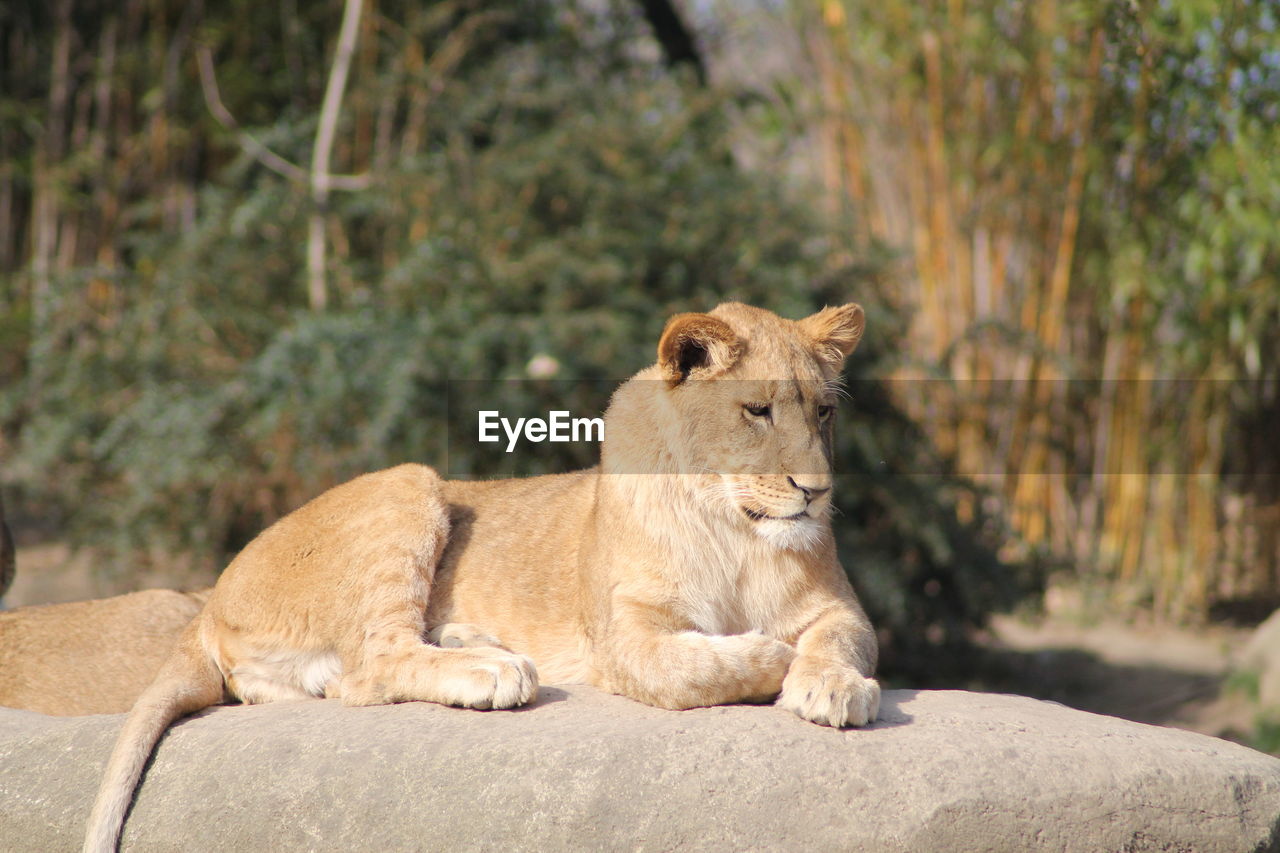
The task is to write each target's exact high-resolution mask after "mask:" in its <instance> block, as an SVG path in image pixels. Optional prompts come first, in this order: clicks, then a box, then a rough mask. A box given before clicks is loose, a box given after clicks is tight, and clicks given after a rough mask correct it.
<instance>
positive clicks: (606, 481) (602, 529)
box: [86, 304, 879, 851]
mask: <svg viewBox="0 0 1280 853" xmlns="http://www.w3.org/2000/svg"><path fill="white" fill-rule="evenodd" d="M862 323H863V315H862V311H861V309H860V308H858V307H857V306H856V305H849V306H844V307H843V308H832V309H826V310H824V311H822V312H820V313H818V314H815V315H813V316H812V317H809V318H806V319H805V320H802V321H789V320H783V319H782V318H779V317H777V316H776V315H773V314H770V313H769V312H765V311H761V310H759V309H754V308H749V307H747V306H743V305H736V304H729V305H724V306H721V307H720V308H718V309H716V311H714V312H712V314H690V315H679V316H677V317H676V318H673V319H672V320H671V322H670V323H668V325H667V329H666V330H665V331H664V333H663V337H662V340H661V342H660V343H659V347H658V355H659V358H658V363H657V364H655V365H654V366H652V367H650V368H648V369H646V370H644V371H641V372H640V373H639V374H638V375H637V376H636V377H634V378H633V379H632V380H631V381H629V382H627V383H625V384H624V385H623V386H621V387H620V388H619V389H618V391H617V392H616V393H615V395H614V398H613V400H612V402H611V404H610V406H609V410H608V412H607V413H606V430H605V435H606V438H605V442H604V445H603V448H602V455H601V462H600V465H599V466H598V467H597V468H593V469H589V470H586V471H579V472H575V473H570V474H563V475H551V476H544V477H535V478H531V479H526V480H503V481H491V482H446V481H443V480H441V479H440V478H439V477H438V476H437V475H436V474H435V472H434V471H432V470H431V469H430V468H427V467H425V466H421V465H401V466H399V467H396V468H392V469H388V470H386V471H380V472H376V473H373V474H366V475H364V476H362V477H358V478H356V479H355V480H352V481H350V482H348V483H345V484H343V485H341V486H338V487H336V488H334V489H331V490H329V491H328V492H326V493H324V494H323V495H321V496H319V497H318V498H316V499H315V500H313V501H311V502H310V503H308V504H306V505H305V506H303V507H301V508H300V509H298V510H296V511H295V512H293V513H292V514H290V515H288V516H286V517H285V518H283V519H281V520H280V521H278V522H276V524H274V525H272V526H271V527H270V528H268V529H267V530H266V531H264V532H263V533H262V534H261V535H260V536H259V537H258V538H257V539H255V540H254V541H253V542H251V543H250V544H249V545H248V546H246V548H245V549H244V550H243V551H242V552H241V553H240V555H239V556H237V557H236V559H235V560H234V561H232V563H231V565H230V566H228V568H227V569H226V571H225V572H223V575H222V577H221V578H220V579H219V581H218V584H217V586H216V587H215V588H214V591H213V593H212V595H211V596H210V598H209V601H208V604H207V606H206V607H205V608H204V610H203V611H202V612H201V614H200V615H199V616H198V617H197V618H196V619H195V620H194V621H193V622H192V623H191V625H190V626H189V627H188V628H187V630H186V631H185V632H184V634H183V637H182V639H181V640H180V642H179V643H178V647H177V651H176V652H175V654H174V655H173V657H172V658H170V660H169V661H168V662H167V663H166V664H165V666H164V667H163V668H162V670H161V672H160V674H159V676H158V677H157V679H156V681H155V683H154V684H152V685H151V686H150V687H149V688H147V690H146V691H145V692H144V693H143V695H142V696H141V698H140V699H139V701H138V703H137V705H136V706H135V707H134V709H133V711H132V712H131V713H130V715H129V718H128V719H127V721H126V724H125V728H124V730H123V732H122V734H121V736H120V740H119V742H118V743H117V745H116V748H115V750H114V751H113V754H112V757H111V761H110V762H109V764H108V767H107V771H106V774H105V777H104V781H103V784H102V788H101V789H100V792H99V797H98V801H97V803H95V806H94V811H93V814H92V815H91V817H90V822H89V831H88V835H87V840H86V850H93V851H103V850H110V849H113V848H114V845H115V841H116V839H117V838H118V833H119V830H120V826H121V824H122V822H123V817H124V814H125V810H126V808H127V806H128V803H129V800H130V798H131V795H132V790H133V787H134V786H135V785H136V784H137V782H138V780H139V778H140V776H141V774H142V770H143V767H144V766H145V764H146V760H147V757H148V755H149V753H150V750H151V748H152V746H153V745H154V743H155V741H156V740H157V739H158V738H159V737H160V735H161V734H162V733H163V731H164V729H165V728H166V727H167V726H168V724H169V723H170V722H172V721H173V720H174V719H176V718H177V717H180V716H182V715H183V714H186V713H190V712H192V711H195V710H199V709H200V708H203V707H206V706H208V705H211V704H215V703H217V702H219V701H222V700H223V699H224V698H225V696H226V695H228V694H229V695H230V696H232V697H234V698H238V699H241V700H243V701H246V702H267V701H276V700H282V699H298V698H305V697H312V696H329V697H335V696H336V697H341V699H342V700H343V701H344V702H345V703H347V704H352V705H362V704H380V703H387V702H397V701H406V700H427V701H434V702H441V703H445V704H452V705H460V706H465V707H474V708H505V707H512V706H515V705H519V704H523V703H525V702H528V701H530V700H531V699H532V698H533V697H534V696H535V695H536V691H537V684H538V681H539V680H540V679H541V680H543V681H551V682H570V681H585V682H588V683H592V684H595V685H597V686H599V687H602V688H603V689H606V690H610V691H613V692H616V693H620V694H623V695H626V696H629V697H631V698H634V699H637V700H640V701H643V702H647V703H650V704H653V705H658V706H662V707H667V708H687V707H694V706H704V705H714V704H724V703H729V702H740V701H769V700H771V699H773V698H774V697H775V696H776V697H778V703H779V704H780V705H782V706H784V707H786V708H789V709H790V710H792V711H794V712H796V713H797V714H799V715H800V716H802V717H804V718H805V719H809V720H812V721H814V722H819V723H822V724H825V725H832V726H843V725H862V724H864V723H866V722H868V721H870V720H874V719H875V716H876V713H877V708H878V705H879V687H878V685H877V684H876V682H875V681H874V680H873V679H872V678H871V676H872V675H873V673H874V668H875V659H876V643H875V636H874V633H873V631H872V629H871V627H870V625H869V624H868V622H867V620H866V617H865V615H864V614H863V612H862V609H861V607H860V606H859V604H858V602H857V599H856V597H855V596H854V594H853V591H852V589H851V587H850V586H849V583H848V580H847V579H846V577H845V574H844V572H843V570H842V569H841V567H840V565H839V562H838V561H837V559H836V553H835V546H834V541H833V537H832V534H831V529H830V524H829V521H828V516H829V513H830V509H831V503H830V498H831V486H832V476H831V455H830V454H831V434H832V432H831V430H832V412H833V411H834V405H833V404H834V395H835V393H836V390H835V388H834V387H833V385H834V380H836V378H837V377H838V374H839V371H840V367H841V365H842V363H843V360H844V357H845V356H846V355H848V353H849V352H850V351H851V350H852V349H853V348H854V346H855V345H856V344H857V341H858V339H859V337H860V336H861V333H862ZM424 638H425V639H426V640H427V642H424V641H423V640H424ZM535 667H536V668H535ZM779 694H780V695H779Z"/></svg>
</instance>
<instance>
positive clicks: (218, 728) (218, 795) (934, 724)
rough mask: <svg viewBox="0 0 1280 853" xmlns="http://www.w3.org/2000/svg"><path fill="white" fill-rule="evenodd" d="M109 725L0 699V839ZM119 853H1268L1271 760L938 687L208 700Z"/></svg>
mask: <svg viewBox="0 0 1280 853" xmlns="http://www.w3.org/2000/svg"><path fill="white" fill-rule="evenodd" d="M121 721H122V718H121V717H119V716H104V717H84V718H75V719H68V718H51V717H43V716H40V715H37V714H33V713H30V712H25V711H12V710H4V709H0V849H5V850H33V851H34V850H38V851H54V850H73V849H76V848H77V846H78V844H79V840H80V832H81V828H82V825H83V822H84V820H85V817H86V815H87V814H88V810H89V805H90V801H91V799H92V797H93V792H94V789H95V787H96V785H97V780H98V774H99V772H100V771H101V770H102V767H103V764H104V763H105V761H106V757H107V753H108V752H109V750H110V748H111V743H112V741H113V740H114V738H115V736H116V733H117V731H118V729H119V727H120V724H121ZM122 849H124V850H147V851H169V850H172V851H188V850H209V851H216V850H236V851H243V850H273V851H290V850H318V851H328V850H333V851H354V850H379V851H386V850H423V851H428V850H430V851H436V850H505V849H535V850H543V851H545V850H578V849H605V850H621V849H626V850H677V849H678V850H746V849H751V850H787V851H795V850H806V851H808V850H867V851H877V853H881V851H905V850H912V851H930V852H931V853H932V851H954V850H963V851H982V850H993V851H995V850H1001V851H1003V850H1008V851H1023V850H1054V851H1075V850H1080V851H1086V850H1087V851H1098V850H1109V851H1139V850H1166V851H1168V850H1178V851H1248V850H1280V760H1278V759H1275V758H1271V757H1269V756H1267V755H1264V754H1262V753H1259V752H1254V751H1252V750H1249V749H1246V748H1244V747H1241V746H1236V745H1234V744H1230V743H1227V742H1225V741H1220V740H1216V739H1214V738H1210V737H1205V736H1202V735H1196V734H1191V733H1187V732H1180V731H1174V730H1170V729H1161V728H1155V727H1152V726H1144V725H1140V724H1137V723H1128V722H1123V721H1120V720H1116V719H1112V718H1108V717H1101V716H1096V715H1093V714H1086V713H1083V712H1080V711H1073V710H1069V709H1067V708H1064V707H1062V706H1059V705H1054V704H1051V703H1046V702H1039V701H1036V700H1032V699H1026V698H1022V697H1017V696H1001V695H990V694H977V693H964V692H952V691H910V690H892V691H887V692H886V693H885V701H884V707H883V719H882V721H881V722H879V723H877V724H876V725H875V726H873V727H871V728H869V729H863V730H847V731H834V730H832V729H828V728H822V727H819V726H815V725H812V724H810V723H806V722H803V721H802V720H800V719H798V718H796V717H794V716H792V715H791V714H789V713H786V712H784V711H781V710H779V709H777V708H773V707H768V706H760V707H751V706H736V707H725V708H707V709H699V710H693V711H682V712H675V711H662V710H658V709H654V708H649V707H646V706H643V705H638V704H636V703H634V702H630V701H628V700H626V699H621V698H618V697H614V696H608V695H604V694H602V693H599V692H597V691H594V690H592V689H589V688H586V687H571V688H555V687H546V688H543V691H542V696H541V697H540V699H539V701H538V703H537V704H536V705H534V706H532V707H530V708H527V709H522V710H518V711H491V712H479V711H466V710H458V709H453V708H445V707H440V706H436V705H428V704H423V703H408V704H404V705H397V706H387V707H372V708H344V707H342V705H341V704H339V703H338V702H336V701H311V702H296V703H281V704H275V705H262V706H255V707H227V708H217V709H211V710H209V711H207V712H205V713H204V714H202V715H200V716H197V717H194V718H191V719H188V720H186V721H184V722H182V723H180V724H179V725H177V726H175V727H174V728H173V729H172V730H171V731H170V732H169V734H168V735H167V736H166V738H165V739H164V740H163V741H162V743H161V745H160V748H159V750H158V752H157V754H156V757H155V759H154V761H153V762H152V765H151V767H150V770H149V771H148V774H147V777H146V779H145V781H144V784H143V786H142V788H141V790H140V792H139V794H138V797H137V800H136V802H135V805H134V808H133V810H132V812H131V814H130V816H129V819H128V823H127V826H126V829H125V835H124V839H123V845H122Z"/></svg>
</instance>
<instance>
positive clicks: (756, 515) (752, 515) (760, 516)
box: [742, 506, 809, 521]
mask: <svg viewBox="0 0 1280 853" xmlns="http://www.w3.org/2000/svg"><path fill="white" fill-rule="evenodd" d="M742 511H743V512H745V513H746V514H747V518H749V519H751V520H752V521H766V520H767V521H796V520H798V519H801V518H804V517H806V516H807V515H808V514H809V513H808V512H806V511H805V510H800V511H799V512H797V513H796V514H795V515H769V514H768V513H765V512H760V511H759V510H754V509H751V508H750V507H745V506H744V507H742Z"/></svg>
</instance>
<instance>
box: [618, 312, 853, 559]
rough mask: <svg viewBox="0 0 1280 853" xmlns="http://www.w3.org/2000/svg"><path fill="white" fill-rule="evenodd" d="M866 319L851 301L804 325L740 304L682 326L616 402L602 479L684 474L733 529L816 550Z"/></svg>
mask: <svg viewBox="0 0 1280 853" xmlns="http://www.w3.org/2000/svg"><path fill="white" fill-rule="evenodd" d="M864 319H865V318H864V315H863V311H862V308H860V307H859V306H857V305H853V304H850V305H844V306H841V307H838V308H827V309H824V310H823V311H820V312H818V313H817V314H814V315H812V316H810V317H806V318H805V319H803V320H796V321H793V320H786V319H783V318H781V317H779V316H777V315H776V314H773V313H770V312H768V311H764V310H761V309H759V308H752V307H750V306H747V305H741V304H738V303H728V304H725V305H721V306H719V307H718V308H716V309H715V310H714V311H712V312H711V313H709V314H679V315H677V316H675V317H673V318H672V319H671V320H670V321H669V322H668V323H667V326H666V329H665V330H664V331H663V333H662V338H661V340H660V341H659V343H658V362H657V364H655V365H654V366H652V367H650V368H648V369H647V370H644V371H641V373H640V374H638V375H637V376H636V377H635V379H633V380H632V381H631V382H629V383H627V384H626V385H624V386H623V387H622V388H621V389H619V391H618V393H617V394H616V395H615V396H614V402H613V405H612V406H611V408H610V417H609V423H608V426H607V428H606V442H605V447H604V452H603V460H602V461H603V466H604V470H605V471H606V472H608V473H616V474H627V473H632V474H635V473H654V474H658V473H661V474H671V473H676V474H682V475H686V476H684V477H682V478H681V480H682V481H684V482H686V483H688V484H691V485H692V486H693V487H694V488H695V490H696V491H697V492H698V493H699V494H700V495H701V496H702V497H703V498H704V499H705V503H706V504H707V505H708V506H709V507H711V508H712V510H713V511H715V512H719V513H721V514H722V515H724V516H727V517H728V518H729V519H731V523H732V524H735V525H738V526H740V527H742V528H743V529H749V530H752V531H754V532H755V533H756V534H757V535H759V536H761V537H762V538H764V539H765V540H767V541H768V542H770V543H772V544H774V545H777V546H779V547H785V548H805V547H808V546H810V545H812V544H814V543H816V542H817V541H818V540H819V539H820V537H821V534H822V531H823V530H824V529H825V528H826V518H827V516H828V514H829V513H830V511H831V488H832V477H831V442H832V431H833V427H834V421H835V413H836V403H837V400H838V396H839V394H840V386H839V381H840V380H839V377H840V370H841V368H842V367H843V364H844V359H845V357H846V356H848V355H849V353H851V352H852V351H853V349H854V347H856V346H857V344H858V341H859V339H860V338H861V337H862V330H863V325H864Z"/></svg>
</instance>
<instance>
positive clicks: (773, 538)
mask: <svg viewBox="0 0 1280 853" xmlns="http://www.w3.org/2000/svg"><path fill="white" fill-rule="evenodd" d="M747 514H748V516H751V518H752V522H753V523H752V525H751V529H752V530H753V531H755V534H756V535H757V536H759V537H760V538H761V539H763V540H765V541H766V542H768V543H769V544H770V545H772V546H774V547H775V548H780V549H785V550H789V551H810V550H812V549H813V548H815V547H817V545H818V543H819V542H821V541H822V529H823V525H822V522H821V521H819V520H818V519H816V518H814V517H813V516H811V515H809V514H807V513H804V512H799V513H796V514H795V515H792V516H788V517H787V518H774V517H772V516H766V515H762V514H761V515H759V518H756V517H755V516H754V515H752V514H751V513H750V512H748V513H747Z"/></svg>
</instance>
